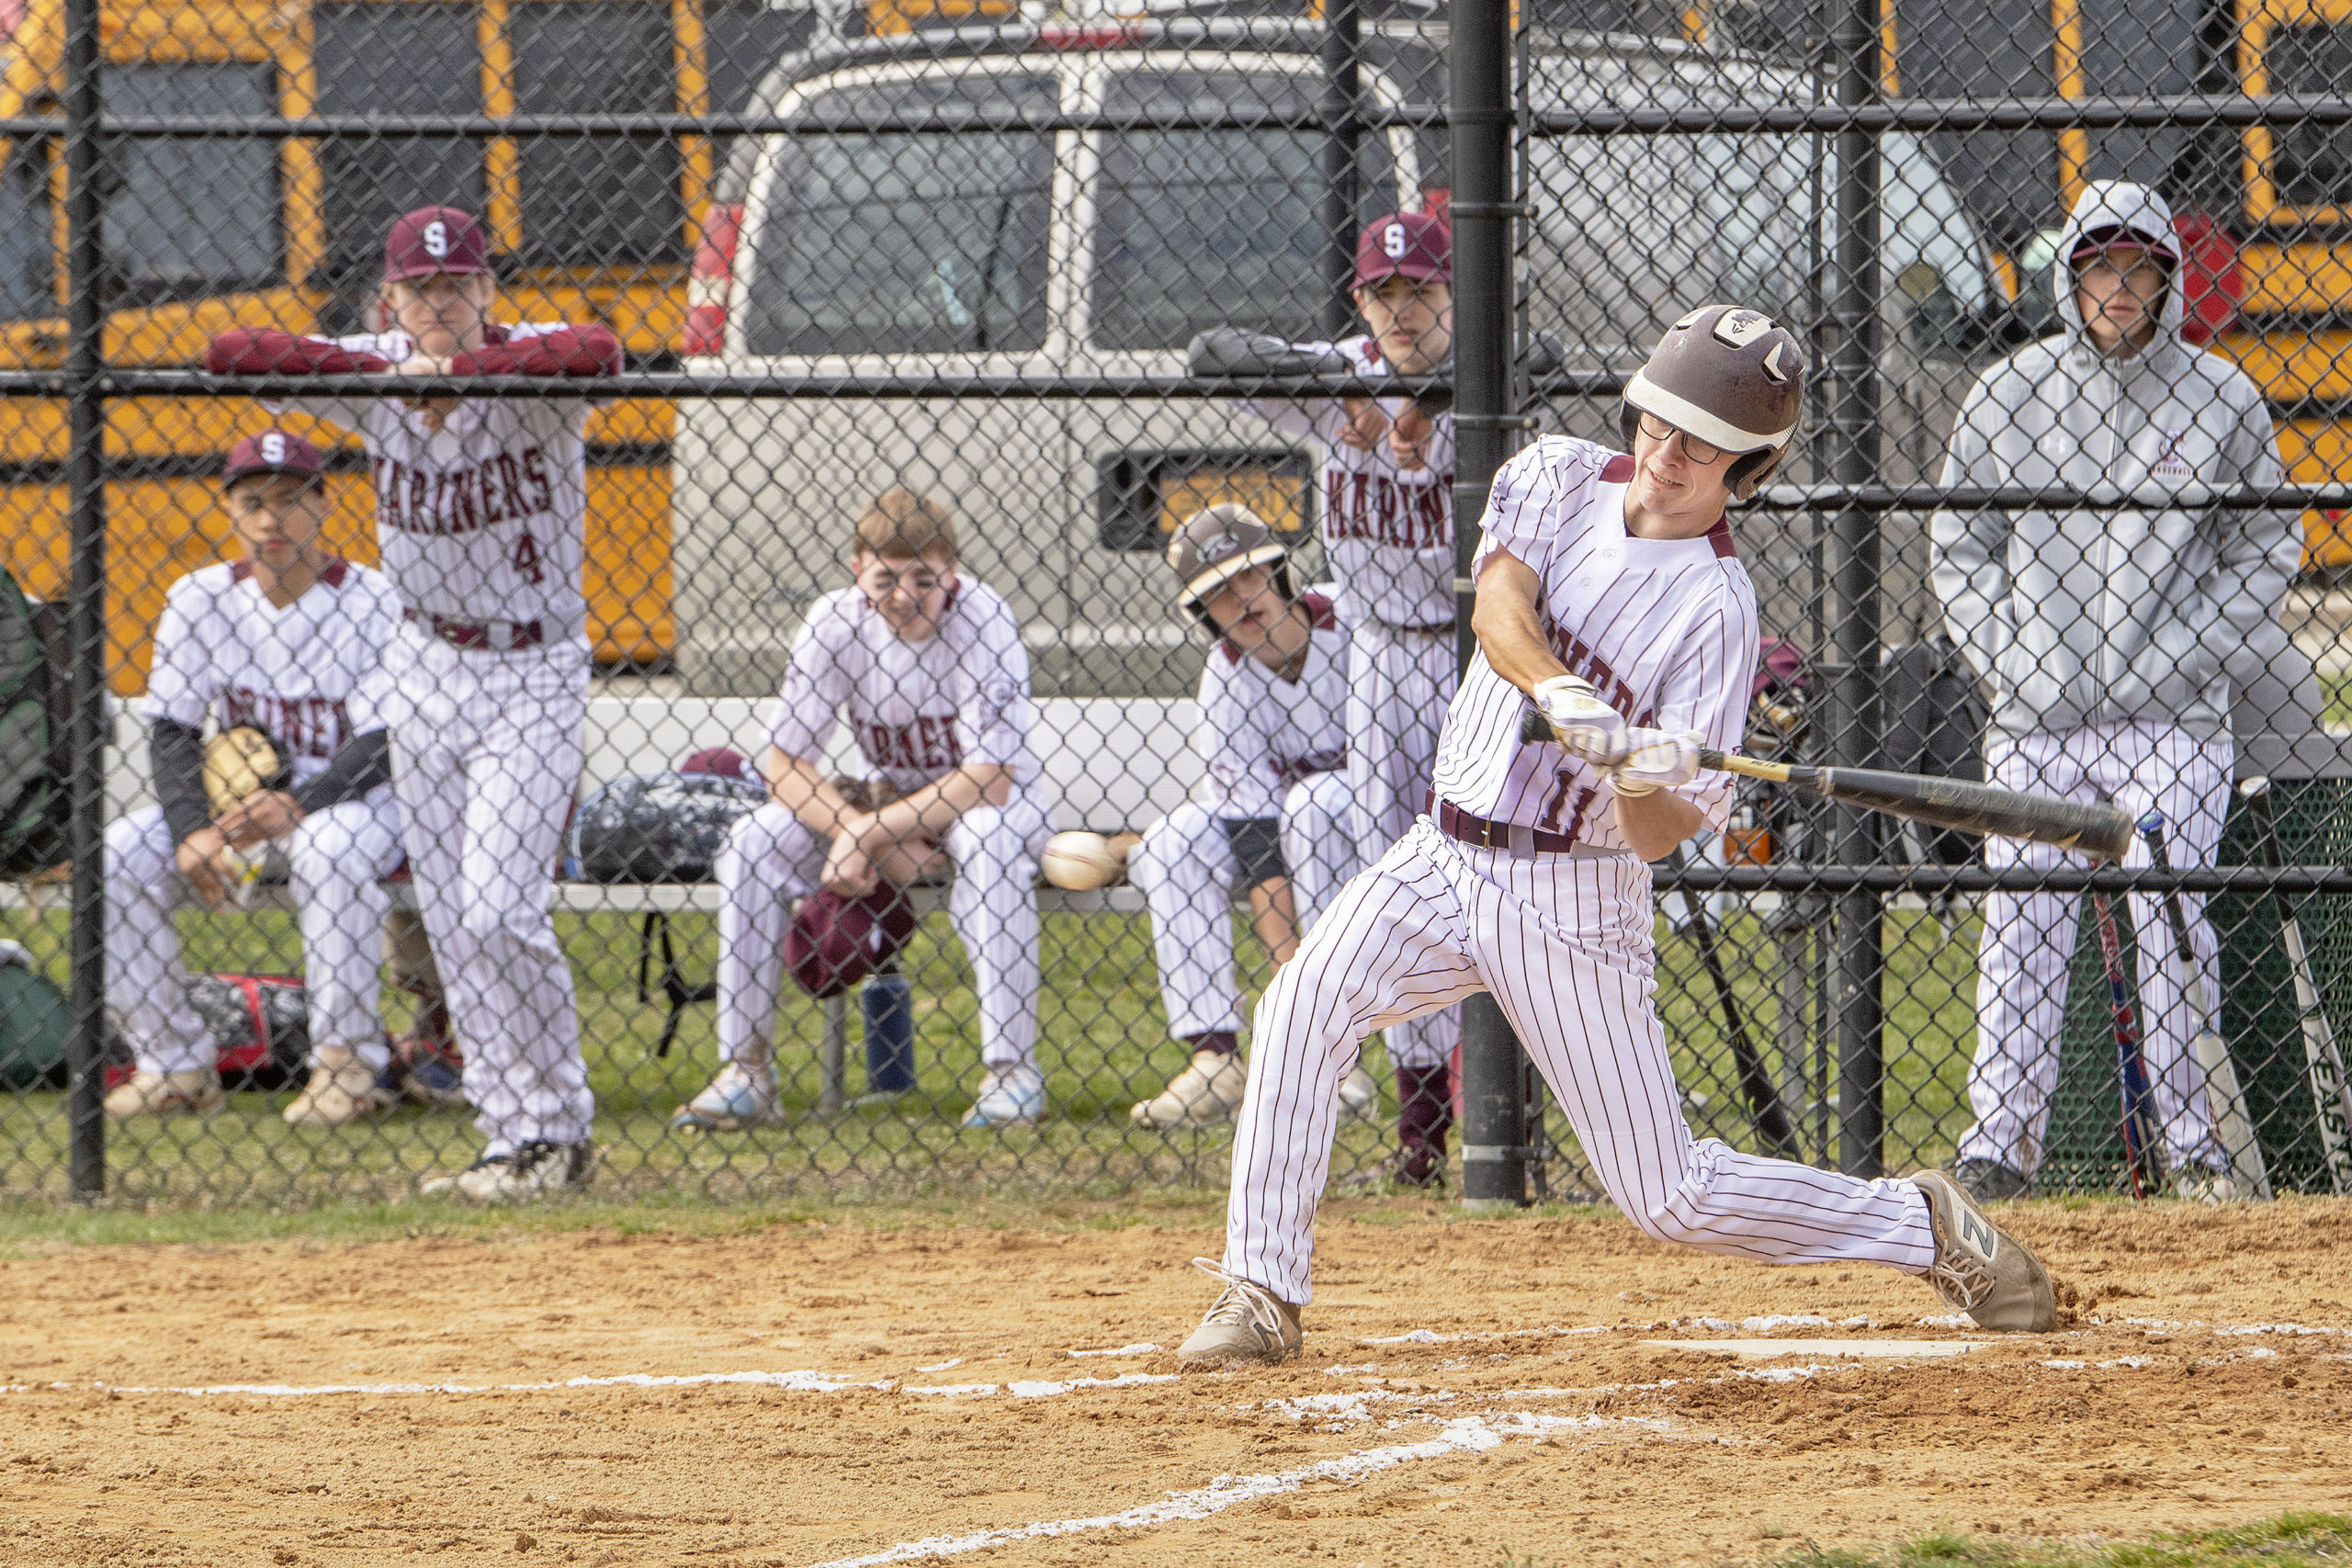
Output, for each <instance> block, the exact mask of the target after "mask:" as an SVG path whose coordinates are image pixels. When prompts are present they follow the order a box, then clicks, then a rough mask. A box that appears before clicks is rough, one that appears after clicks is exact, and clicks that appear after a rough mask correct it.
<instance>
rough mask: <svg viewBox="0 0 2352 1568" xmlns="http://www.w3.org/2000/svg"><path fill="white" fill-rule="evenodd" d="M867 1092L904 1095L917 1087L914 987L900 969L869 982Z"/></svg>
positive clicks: (864, 998)
mask: <svg viewBox="0 0 2352 1568" xmlns="http://www.w3.org/2000/svg"><path fill="white" fill-rule="evenodd" d="M858 1001H859V1005H860V1006H861V1007H862V1008H864V1010H865V1092H866V1093H868V1094H904V1093H906V1092H907V1091H908V1090H910V1089H913V1088H914V1087H915V995H914V987H913V985H912V984H911V983H910V981H909V980H908V979H907V977H906V976H904V975H902V974H900V973H899V971H898V970H897V969H896V968H891V969H886V970H884V971H882V972H881V973H880V974H877V975H875V976H872V977H870V978H869V979H867V981H866V982H865V988H864V990H862V991H861V992H860V993H859V995H858Z"/></svg>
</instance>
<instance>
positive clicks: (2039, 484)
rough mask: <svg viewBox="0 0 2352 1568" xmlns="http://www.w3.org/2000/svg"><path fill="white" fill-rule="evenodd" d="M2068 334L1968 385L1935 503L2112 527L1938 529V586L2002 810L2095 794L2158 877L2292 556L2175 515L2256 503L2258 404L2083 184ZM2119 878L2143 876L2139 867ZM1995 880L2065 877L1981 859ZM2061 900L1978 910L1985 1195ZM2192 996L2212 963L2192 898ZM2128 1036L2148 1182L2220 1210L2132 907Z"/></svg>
mask: <svg viewBox="0 0 2352 1568" xmlns="http://www.w3.org/2000/svg"><path fill="white" fill-rule="evenodd" d="M2054 265H2057V266H2058V267H2059V268H2060V269H2061V276H2060V282H2059V288H2058V289H2057V298H2058V312H2059V320H2060V321H2062V322H2063V323H2064V329H2065V330H2064V331H2063V332H2062V333H2059V334H2058V335H2057V336H2055V337H2052V338H2046V339H2044V340H2043V341H2041V342H2040V343H2037V344H2030V345H2028V346H2027V347H2025V348H2021V349H2019V350H2018V351H2017V352H2016V353H2015V354H2012V355H2009V356H2008V357H2007V358H2006V359H2004V360H2002V361H2000V362H1999V363H1998V364H1996V365H1994V366H1993V367H1991V368H1989V369H1987V370H1986V371H1985V373H1984V375H1983V376H1982V377H1980V378H1978V379H1977V382H1976V386H1975V388H1974V389H1973V391H1971V392H1970V394H1969V397H1968V400H1967V402H1966V403H1965V404H1964V405H1963V406H1962V410H1961V414H1960V419H1959V422H1958V423H1957V425H1956V426H1955V427H1954V429H1953V431H1952V437H1951V453H1950V456H1949V457H1948V458H1947V459H1946V462H1945V465H1944V473H1943V482H1944V483H1945V484H1946V485H1951V486H1968V487H1972V488H1973V487H1979V486H1982V487H1999V488H2018V489H2038V488H2040V489H2065V490H2077V491H2086V490H2091V489H2094V488H2095V487H2102V486H2112V487H2115V488H2116V489H2119V490H2121V491H2125V492H2127V493H2128V494H2129V495H2130V496H2131V498H2132V500H2133V501H2134V502H2136V503H2135V504H2132V505H2129V506H2122V507H2116V508H2108V509H2099V508H2094V507H2087V506H2085V507H2037V508H2034V509H2031V510H2027V511H2015V512H2011V511H1980V512H1961V511H1944V512H1939V513H1936V515H1935V519H1934V522H1933V525H1932V549H1933V563H1934V577H1935V587H1936V592H1937V593H1938V594H1939V596H1940V597H1941V599H1942V601H1943V604H1944V614H1945V619H1946V622H1947V624H1948V625H1949V626H1950V627H1951V635H1952V637H1953V638H1954V639H1955V640H1957V641H1958V642H1959V644H1960V646H1961V647H1962V649H1964V650H1965V651H1966V653H1967V656H1968V660H1969V662H1970V663H1971V664H1972V665H1973V667H1974V668H1975V671H1976V672H1977V674H1978V675H1979V676H1980V677H1981V678H1983V679H1984V680H1985V681H1986V682H1989V683H1990V685H1991V688H1992V694H1993V712H1992V728H1991V731H1990V733H1989V735H1988V738H1987V740H1986V744H1985V753H1986V754H1985V772H1986V775H1987V777H1988V778H1989V779H1990V780H1991V782H1993V783H1994V784H1999V785H2001V786H2002V787H2004V788H2007V789H2013V790H2024V791H2029V792H2031V793H2034V794H2038V795H2059V796H2063V797H2066V798H2071V799H2084V800H2086V799H2092V798H2096V797H2098V796H2105V797H2107V798H2109V799H2111V800H2113V801H2114V802H2115V803H2116V804H2117V805H2119V806H2120V807H2123V808H2124V809H2125V810H2127V811H2129V812H2131V814H2132V815H2133V816H2135V817H2136V816H2138V815H2140V814H2142V813H2143V812H2145V811H2147V810H2148V809H2149V808H2151V807H2154V808H2155V809H2157V810H2160V811H2162V812H2163V813H2164V818H2165V834H2166V837H2167V839H2168V840H2169V843H2170V848H2171V859H2172V863H2174V864H2175V865H2187V866H2203V865H2211V864H2212V863H2213V860H2214V854H2215V852H2216V851H2217V850H2218V849H2219V847H2220V844H2221V840H2222V814H2223V810H2224V808H2225V807H2226V806H2227V804H2228V801H2229V794H2230V778H2231V772H2232V768H2233V761H2234V748H2233V744H2232V740H2231V735H2230V709H2231V695H2232V693H2233V689H2236V688H2242V687H2243V686H2244V684H2245V682H2248V681H2250V680H2251V679H2252V678H2253V677H2254V676H2256V674H2258V673H2260V669H2261V664H2262V657H2261V654H2260V652H2259V651H2258V650H2259V649H2262V648H2263V647H2265V646H2266V645H2268V644H2270V643H2271V642H2272V641H2273V638H2274V636H2275V627H2274V626H2273V625H2272V620H2271V617H2272V615H2273V614H2274V613H2275V612H2276V610H2277V609H2278V603H2279V600H2280V598H2281V596H2282V595H2283V594H2284V592H2285V591H2286V587H2287V583H2288V581H2289V579H2290V576H2291V575H2292V573H2293V572H2294V570H2295V568H2296V564H2297V561H2298V560H2299V558H2300V552H2301V546H2300V543H2299V540H2298V537H2297V530H2296V526H2295V517H2294V514H2293V513H2290V512H2283V511H2274V510H2267V509H2266V510H2256V511H2249V510H2232V509H2228V508H2224V507H2219V506H2211V505H2201V504H2198V503H2197V502H2194V501H2193V500H2190V499H2188V498H2187V497H2182V498H2181V499H2180V500H2179V501H2178V502H2177V503H2175V504H2169V505H2167V504H2165V498H2166V497H2167V496H2168V495H2173V494H2177V492H2179V491H2191V490H2195V489H2199V488H2204V487H2229V486H2237V485H2245V486H2249V487H2254V488H2261V489H2267V488H2268V487H2270V486H2273V485H2276V484H2278V482H2279V462H2278V445H2277V441H2276V438H2275V437H2274V435H2273V434H2272V432H2271V424H2270V415H2269V412H2268V411H2267V408H2266V407H2265V405H2264V403H2263V399H2262V394H2261V392H2260V390H2259V389H2256V386H2255V384H2254V382H2253V381H2252V380H2251V379H2249V378H2247V376H2246V375H2245V372H2244V371H2242V370H2240V369H2238V368H2237V367H2235V366H2233V365H2232V364H2230V363H2229V362H2228V361H2226V360H2224V359H2222V357H2221V356H2219V355H2212V354H2207V353H2204V352H2202V351H2200V350H2199V349H2197V348H2195V347H2193V346H2191V345H2189V344H2185V343H2183V342H2182V341H2181V335H2180V328H2181V321H2182V318H2183V314H2184V299H2185V287H2184V280H2183V278H2182V276H2181V271H2182V269H2181V253H2180V246H2179V244H2178V242H2177V240H2176V239H2175V238H2174V233H2173V226H2172V214H2171V212H2170V210H2169V209H2167V208H2166V207H2165V203H2164V199H2163V198H2162V197H2159V196H2157V195H2156V194H2155V193H2154V192H2153V191H2150V190H2148V189H2147V188H2146V187H2144V186H2137V185H2131V184H2129V183H2127V182H2124V181H2120V180H2110V181H2099V182H2097V183H2094V184H2093V185H2091V186H2088V187H2087V188H2086V190H2085V191H2084V192H2083V196H2082V199H2081V200H2080V201H2078V202H2076V203H2075V211H2074V214H2073V216H2072V217H2071V218H2069V219H2068V220H2067V222H2066V226H2065V229H2064V232H2063V233H2062V235H2061V238H2060V243H2059V250H2058V259H2057V261H2056V263H2055V264H2054ZM2135 856H2136V858H2135V859H2134V860H2133V861H2132V862H2131V863H2133V864H2141V865H2144V864H2146V863H2147V860H2146V852H2145V850H2144V849H2137V848H2135ZM2063 860H2064V856H2062V855H2061V853H2060V852H2058V851H2056V850H2054V849H2049V848H2045V847H2043V846H2041V845H2036V844H2028V843H2025V842H2022V841H2020V840H2015V839H1988V840H1985V862H1986V863H1987V864H1988V865H1993V866H2013V865H2024V866H2036V867H2048V866H2055V865H2058V864H2060V863H2062V861H2063ZM2075 902H2076V901H2075V897H2073V896H2072V895H2067V894H2055V893H2052V894H2041V893H2024V894H2019V893H1994V894H1990V895H1988V896H1987V897H1986V898H1985V936H1984V944H1983V947H1982V949H1981V950H1980V952H1979V954H1978V959H1977V993H1976V1055H1975V1060H1974V1063H1973V1066H1972V1068H1971V1071H1970V1076H1969V1085H1968V1089H1969V1100H1970V1101H1971V1103H1972V1104H1973V1106H1974V1108H1975V1111H1976V1118H1977V1120H1976V1123H1975V1125H1974V1126H1973V1127H1972V1128H1971V1129H1970V1130H1969V1132H1968V1134H1967V1135H1966V1136H1964V1137H1963V1138H1962V1140H1961V1143H1960V1147H1959V1157H1958V1163H1957V1167H1956V1174H1957V1175H1958V1176H1959V1178H1960V1179H1961V1180H1962V1182H1963V1183H1965V1184H1966V1185H1967V1186H1968V1187H1969V1188H1970V1189H1971V1190H1973V1191H1975V1192H1976V1193H1977V1194H1979V1195H1980V1196H1983V1197H1988V1198H2009V1197H2017V1196H2020V1195H2022V1194H2023V1193H2024V1192H2025V1191H2026V1190H2028V1187H2029V1186H2030V1182H2031V1180H2032V1177H2033V1171H2034V1168H2035V1166H2036V1165H2038V1164H2039V1163H2040V1161H2041V1151H2042V1140H2043V1134H2044V1130H2045V1128H2046V1127H2047V1125H2048V1122H2049V1117H2050V1095H2051V1090H2052V1088H2053V1087H2054V1085H2055V1083H2056V1081H2057V1077H2058V1042H2059V1033H2060V1029H2061V1026H2062V1024H2063V1022H2064V1013H2065V999H2066V971H2067V962H2068V959H2069V957H2070V955H2071V954H2072V953H2073V952H2074V950H2075ZM2186 902H2187V904H2188V909H2189V923H2190V930H2191V933H2192V937H2193V940H2194V942H2195V944H2196V950H2197V953H2198V957H2199V964H2201V965H2202V966H2203V967H2204V968H2205V970H2206V972H2207V981H2208V990H2209V994H2213V995H2218V994H2219V991H2218V989H2217V988H2215V987H2213V986H2212V983H2211V974H2212V966H2213V953H2214V942H2213V934H2212V929H2211V926H2210V924H2208V922H2207V921H2206V919H2205V916H2204V904H2205V900H2204V897H2203V896H2202V895H2200V894H2190V895H2187V896H2186ZM2131 905H2132V918H2133V923H2134V924H2135V926H2136V927H2137V929H2138V934H2139V949H2140V953H2139V958H2140V963H2139V981H2140V997H2141V1002H2142V1012H2141V1017H2142V1020H2143V1025H2144V1028H2145V1031H2146V1052H2147V1057H2148V1065H2149V1068H2150V1071H2151V1073H2152V1075H2153V1076H2154V1085H2153V1088H2154V1093H2155V1100H2156V1111H2157V1114H2158V1116H2159V1118H2160V1119H2161V1121H2162V1123H2163V1138H2164V1142H2165V1164H2166V1166H2167V1168H2169V1169H2171V1170H2172V1171H2173V1172H2174V1175H2175V1179H2176V1181H2177V1184H2178V1186H2179V1187H2180V1189H2181V1190H2182V1191H2183V1192H2184V1194H2186V1195H2188V1196H2194V1197H2200V1198H2208V1199H2213V1198H2221V1197H2225V1196H2228V1195H2229V1190H2228V1181H2227V1178H2226V1177H2225V1176H2224V1175H2223V1173H2224V1172H2226V1171H2227V1170H2228V1169H2229V1168H2230V1163H2231V1159H2230V1151H2227V1150H2224V1149H2222V1147H2221V1146H2220V1145H2218V1144H2217V1143H2216V1141H2215V1138H2214V1130H2213V1119H2212V1116H2211V1112H2210V1110H2209V1108H2208V1105H2207V1102H2206V1096H2205V1093H2204V1090H2203V1086H2202V1085H2201V1084H2199V1083H2198V1082H2197V1077H2198V1073H2197V1068H2196V1066H2195V1063H2194V1060H2193V1058H2192V1055H2191V1053H2190V1050H2189V1040H2190V1038H2191V1035H2192V1033H2193V1032H2194V1023H2193V1021H2192V1020H2191V1019H2190V1017H2189V1006H2188V1001H2187V999H2186V998H2185V997H2184V994H2183V988H2182V986H2181V983H2180V974H2179V970H2178V968H2177V964H2176V963H2175V961H2174V956H2173V953H2174V948H2173V941H2172V938H2171V935H2170V933H2169V932H2168V931H2166V929H2165V914H2164V910H2163V908H2162V905H2161V903H2160V901H2159V900H2158V899H2156V898H2154V897H2134V898H2133V899H2132V900H2131Z"/></svg>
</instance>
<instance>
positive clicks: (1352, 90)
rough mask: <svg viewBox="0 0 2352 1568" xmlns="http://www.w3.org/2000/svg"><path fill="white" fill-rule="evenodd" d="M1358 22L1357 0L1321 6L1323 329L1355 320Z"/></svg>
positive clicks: (1330, 332) (1331, 330) (1331, 332)
mask: <svg viewBox="0 0 2352 1568" xmlns="http://www.w3.org/2000/svg"><path fill="white" fill-rule="evenodd" d="M1362 33H1363V28H1362V27H1361V26H1360V25H1359V22H1358V11H1357V5H1356V0H1327V3H1326V4H1325V6H1324V8H1323V125H1324V140H1323V202H1322V211H1321V213H1320V214H1319V216H1320V218H1321V220H1322V224H1323V285H1324V288H1323V320H1322V322H1321V326H1322V331H1323V335H1324V336H1325V337H1327V338H1333V339H1337V338H1339V337H1341V336H1343V335H1345V333H1347V330H1348V327H1349V325H1350V323H1351V322H1352V321H1354V320H1355V305H1354V302H1353V300H1352V299H1351V297H1350V296H1351V292H1352V288H1353V285H1354V283H1355V276H1356V207H1357V202H1358V200H1359V197H1360V195H1361V193H1360V192H1359V191H1358V189H1357V181H1356V152H1357V148H1358V146H1359V144H1360V143H1361V142H1362V141H1363V126H1362V125H1361V124H1360V123H1359V122H1358V119H1357V115H1358V112H1359V110H1360V108H1361V107H1362V104H1361V86H1360V84H1359V80H1358V72H1357V62H1358V60H1359V58H1360V53H1359V50H1360V45H1361V42H1362Z"/></svg>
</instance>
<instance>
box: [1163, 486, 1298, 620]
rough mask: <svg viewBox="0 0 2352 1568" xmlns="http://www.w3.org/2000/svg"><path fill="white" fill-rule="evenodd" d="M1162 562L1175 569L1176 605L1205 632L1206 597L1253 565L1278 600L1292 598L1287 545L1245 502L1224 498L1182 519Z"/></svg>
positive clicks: (1207, 599)
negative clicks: (1265, 577)
mask: <svg viewBox="0 0 2352 1568" xmlns="http://www.w3.org/2000/svg"><path fill="white" fill-rule="evenodd" d="M1168 565H1169V567H1170V569H1171V570H1173V571H1174V572H1175V573H1176V605H1177V608H1179V609H1182V610H1190V611H1191V612H1192V613H1193V615H1196V616H1198V617H1199V618H1200V620H1201V624H1202V625H1204V626H1207V627H1208V628H1209V630H1210V631H1212V632H1215V631H1216V630H1217V625H1216V622H1215V621H1214V620H1211V619H1210V618H1209V612H1208V601H1209V598H1210V596H1211V595H1213V594H1214V593H1216V591H1217V590H1218V589H1219V588H1221V587H1223V586H1224V585H1225V584H1226V583H1227V582H1228V581H1231V580H1232V579H1234V578H1235V577H1238V576H1239V575H1240V574H1241V573H1242V572H1245V571H1247V570H1250V568H1251V567H1253V566H1261V567H1264V568H1265V569H1266V570H1267V571H1269V572H1270V573H1272V577H1273V580H1274V588H1275V591H1276V592H1279V593H1281V594H1282V596H1283V599H1285V600H1290V599H1295V598H1297V597H1298V595H1297V593H1296V592H1294V591H1293V590H1292V588H1291V583H1290V547H1289V546H1288V545H1285V544H1283V542H1282V539H1281V538H1280V537H1279V536H1277V535H1276V534H1275V533H1274V531H1273V529H1272V528H1271V527H1269V526H1267V524H1266V520H1265V519H1264V518H1262V517H1261V516H1259V515H1258V514H1257V513H1254V512H1252V511H1250V509H1249V508H1248V507H1246V506H1241V505H1238V504H1236V503H1234V502H1225V503H1224V504H1223V505H1219V506H1212V507H1208V508H1206V509H1205V510H1203V511H1200V512H1195V513H1193V514H1192V515H1191V516H1190V517H1187V518H1186V519H1184V525H1183V526H1182V527H1181V528H1179V529H1177V530H1176V536H1175V537H1174V538H1172V539H1170V540H1169V541H1168Z"/></svg>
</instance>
